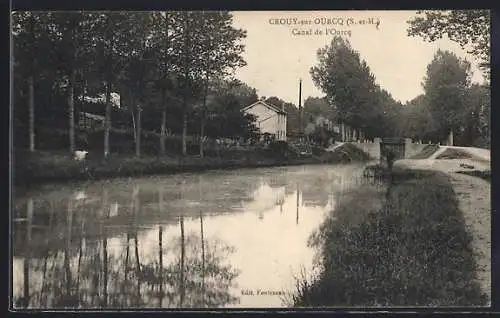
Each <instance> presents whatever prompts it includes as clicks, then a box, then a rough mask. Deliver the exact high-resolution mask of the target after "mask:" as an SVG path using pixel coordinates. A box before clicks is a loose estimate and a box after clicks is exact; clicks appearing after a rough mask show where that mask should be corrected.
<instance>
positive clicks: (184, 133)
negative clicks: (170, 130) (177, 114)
mask: <svg viewBox="0 0 500 318" xmlns="http://www.w3.org/2000/svg"><path fill="white" fill-rule="evenodd" d="M186 107H187V105H186V102H184V109H183V110H182V155H183V156H186V155H187V146H186V138H187V109H186Z"/></svg>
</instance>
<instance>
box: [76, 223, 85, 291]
mask: <svg viewBox="0 0 500 318" xmlns="http://www.w3.org/2000/svg"><path fill="white" fill-rule="evenodd" d="M84 236H85V221H83V220H82V221H81V228H80V244H79V247H78V265H77V271H76V293H77V295H79V294H80V268H81V264H82V256H83V237H84Z"/></svg>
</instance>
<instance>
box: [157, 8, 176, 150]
mask: <svg viewBox="0 0 500 318" xmlns="http://www.w3.org/2000/svg"><path fill="white" fill-rule="evenodd" d="M180 14H181V13H180V12H155V13H153V16H152V19H153V21H152V23H153V28H152V37H151V42H152V46H153V47H154V52H155V53H156V60H157V62H158V65H157V66H158V67H157V72H156V89H157V91H159V92H160V101H159V103H160V107H159V108H160V112H161V124H160V125H161V127H160V154H161V155H165V138H166V133H167V110H168V105H167V104H168V103H170V102H172V101H178V100H177V98H178V96H176V94H175V93H174V90H175V89H176V88H177V86H178V83H177V82H176V79H177V77H176V76H175V73H176V72H178V65H177V64H176V63H175V61H176V60H178V57H176V56H175V54H176V53H178V51H176V50H175V48H176V47H177V46H178V45H179V42H178V41H179V38H180V37H181V35H182V32H181V29H180V24H179V22H180V19H179V18H178V17H179V15H180Z"/></svg>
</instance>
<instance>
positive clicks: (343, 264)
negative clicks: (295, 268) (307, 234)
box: [293, 170, 486, 307]
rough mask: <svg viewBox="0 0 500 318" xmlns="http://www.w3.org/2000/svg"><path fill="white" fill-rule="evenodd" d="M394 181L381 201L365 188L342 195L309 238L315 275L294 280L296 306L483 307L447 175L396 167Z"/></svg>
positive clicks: (380, 194)
mask: <svg viewBox="0 0 500 318" xmlns="http://www.w3.org/2000/svg"><path fill="white" fill-rule="evenodd" d="M393 182H394V183H393V185H392V186H391V188H390V192H389V195H388V196H387V201H386V199H385V193H383V192H384V191H378V192H377V191H375V190H370V189H369V188H360V189H358V190H356V191H355V192H353V193H351V194H350V195H349V196H347V197H344V198H343V199H342V200H341V201H340V202H339V204H338V206H337V208H336V209H335V211H334V215H332V216H331V217H330V218H328V219H327V220H326V221H325V222H324V223H323V224H322V226H321V227H320V229H319V230H318V231H317V232H316V233H315V234H314V235H313V236H312V237H311V245H312V246H315V247H316V248H317V249H318V252H319V259H320V262H319V265H320V274H319V275H318V276H317V277H316V278H315V279H314V281H310V282H299V283H298V285H297V291H296V294H295V295H294V299H293V300H294V305H295V306H329V307H330V306H331V307H338V306H341V307H352V306H369V307H379V306H470V305H484V304H485V302H486V296H485V295H482V294H481V292H480V288H479V285H478V283H477V282H476V281H475V276H474V275H475V274H474V273H475V267H476V264H475V261H474V257H473V251H472V248H471V237H470V235H469V234H468V232H467V231H466V227H465V222H464V218H463V215H462V212H461V211H460V210H459V207H458V202H457V199H456V197H455V193H454V191H453V188H452V186H451V184H450V182H449V180H448V177H447V176H446V175H444V174H441V173H439V172H430V171H425V172H423V171H403V170H398V171H395V178H394V180H393ZM381 202H382V203H381Z"/></svg>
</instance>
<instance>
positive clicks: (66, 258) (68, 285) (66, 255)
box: [64, 201, 73, 297]
mask: <svg viewBox="0 0 500 318" xmlns="http://www.w3.org/2000/svg"><path fill="white" fill-rule="evenodd" d="M67 213H68V214H67V219H66V222H67V227H68V228H67V231H66V246H65V250H64V268H65V270H66V296H67V297H70V296H71V267H70V264H69V258H70V255H69V251H70V248H71V235H72V233H71V232H72V228H73V202H71V201H69V202H68V211H67Z"/></svg>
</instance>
